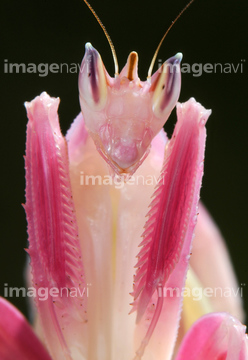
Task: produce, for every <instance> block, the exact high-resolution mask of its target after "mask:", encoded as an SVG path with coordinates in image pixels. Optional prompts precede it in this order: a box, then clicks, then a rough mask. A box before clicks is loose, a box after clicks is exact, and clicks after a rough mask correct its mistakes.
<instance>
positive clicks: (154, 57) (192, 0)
mask: <svg viewBox="0 0 248 360" xmlns="http://www.w3.org/2000/svg"><path fill="white" fill-rule="evenodd" d="M193 2H194V0H190V2H188V4H187V5H186V6H185V7H184V8H183V9H182V10H181V11H180V13H179V14H178V15H177V17H176V18H175V19H174V20H173V21H172V23H171V24H170V26H169V27H168V29H167V30H166V32H165V34H164V36H163V37H162V39H161V40H160V43H159V44H158V47H157V49H156V51H155V54H154V55H153V58H152V61H151V65H150V67H149V70H148V78H150V77H151V75H152V69H153V66H154V63H155V60H156V57H157V55H158V52H159V49H160V48H161V45H162V43H163V41H164V39H165V37H166V36H167V34H168V32H169V31H170V29H171V28H172V26H173V25H174V24H175V23H176V22H177V20H178V19H179V18H180V17H181V15H182V14H183V13H184V11H185V10H187V9H188V7H189V6H190V5H191V4H192V3H193Z"/></svg>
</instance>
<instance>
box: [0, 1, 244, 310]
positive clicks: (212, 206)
mask: <svg viewBox="0 0 248 360" xmlns="http://www.w3.org/2000/svg"><path fill="white" fill-rule="evenodd" d="M185 4H186V1H185V0H154V1H145V0H136V1H133V0H132V1H131V0H126V1H121V2H117V1H114V0H101V1H99V0H92V6H93V7H94V8H95V10H96V11H97V13H98V14H99V16H100V18H101V19H102V21H103V23H104V24H105V26H106V28H107V29H108V32H109V33H110V35H111V38H112V40H113V42H114V44H115V47H116V51H117V56H118V59H119V65H120V68H122V67H123V65H124V64H125V62H126V58H127V56H128V54H129V52H130V51H132V50H135V51H137V52H138V54H139V74H140V78H141V79H142V80H145V78H146V76H147V71H148V67H149V64H150V61H151V58H152V56H153V53H154V51H155V48H156V46H157V44H158V42H159V40H160V38H161V37H162V35H163V33H164V32H165V30H166V29H167V28H168V26H169V25H170V23H171V21H172V20H173V19H174V18H175V17H176V15H177V14H178V13H179V12H180V10H181V9H182V8H183V7H184V6H185ZM0 7H1V11H0V14H1V15H0V29H1V32H0V34H1V40H0V41H1V45H0V48H1V53H2V57H1V59H0V69H1V70H0V77H1V78H0V79H1V81H0V84H1V97H0V99H1V146H2V150H1V250H0V293H1V294H3V288H4V283H8V284H9V286H12V287H13V286H16V287H21V286H23V266H24V262H25V252H24V250H23V248H24V247H26V246H27V234H26V220H25V214H24V210H23V209H22V207H21V203H23V202H24V201H25V199H24V186H25V183H24V168H23V155H24V152H25V131H26V121H27V120H26V112H25V109H24V106H23V103H24V101H26V100H28V101H30V100H31V99H33V98H34V97H35V96H36V95H38V94H40V93H41V92H42V91H44V90H46V91H47V92H48V93H49V94H50V95H52V96H56V97H57V96H59V97H60V99H61V105H60V107H59V115H60V120H61V127H62V130H63V132H64V133H65V132H66V130H67V128H68V127H69V125H70V123H71V121H72V120H73V119H74V117H75V116H76V115H77V114H78V112H79V111H80V108H79V102H78V89H77V74H68V73H66V72H63V73H62V74H52V73H50V74H49V75H48V76H46V77H40V76H39V75H38V74H6V73H4V59H7V60H8V62H9V63H25V64H28V63H35V64H39V63H42V62H44V63H49V64H51V63H59V64H60V63H69V64H70V63H80V62H81V60H82V57H83V55H84V44H85V42H87V41H90V42H91V43H92V44H93V45H94V47H96V48H97V49H98V51H99V52H100V53H101V55H102V58H103V61H104V63H105V66H106V68H107V70H108V71H109V73H110V74H111V75H112V76H113V73H114V67H113V60H112V57H111V52H110V49H109V46H108V43H107V40H106V38H105V37H104V35H103V32H102V30H101V29H100V27H99V25H98V24H97V22H96V20H95V19H94V18H93V16H92V14H91V13H90V12H89V10H88V8H87V7H86V6H85V5H84V3H83V1H82V0H72V1H63V0H60V1H57V0H49V1H47V0H43V1H34V0H32V1H31V0H22V1H13V0H8V1H1V5H0ZM247 16H248V3H247V0H239V1H234V0H232V1H227V0H225V1H224V0H219V1H216V0H208V1H206V0H205V1H203V0H195V3H194V4H193V5H192V6H191V8H190V9H188V10H187V12H186V13H185V14H184V15H183V17H181V19H180V20H179V21H178V23H177V24H176V25H175V26H174V28H173V29H172V30H171V32H170V33H169V35H168V37H167V38H166V40H165V42H164V44H163V46H162V48H161V50H160V53H159V58H160V59H163V60H165V59H166V58H169V57H171V56H172V55H174V54H175V53H177V52H178V51H181V52H182V53H183V55H184V58H183V60H184V61H185V62H186V63H189V64H193V63H212V64H214V63H222V64H225V63H233V64H234V65H235V67H236V66H237V65H238V63H241V60H242V59H243V60H246V62H243V64H244V65H243V73H241V72H240V70H239V71H238V73H236V74H235V73H234V72H232V73H231V74H221V73H220V72H218V73H217V74H203V75H202V76H200V77H194V76H192V74H184V75H183V78H182V91H181V96H180V100H181V101H186V100H188V98H189V97H191V96H194V97H195V98H196V99H197V100H198V101H200V102H201V103H202V104H203V105H204V106H205V107H206V108H211V109H212V110H213V114H212V115H211V117H210V119H209V121H208V124H207V129H208V139H207V150H206V161H205V176H204V181H203V189H202V193H201V195H202V199H203V201H204V202H205V204H206V205H207V207H208V208H209V210H210V211H211V213H212V214H213V216H214V218H215V220H216V222H217V223H218V224H219V226H220V228H221V231H222V233H223V235H224V237H225V238H226V242H227V245H228V247H229V249H230V252H231V256H232V259H233V262H234V267H235V270H236V272H237V275H238V279H239V284H240V283H242V284H244V283H246V288H248V265H247V250H248V247H247V240H248V237H247V215H248V212H247V200H248V192H247V184H248V172H247V165H248V164H247V136H248V118H247V102H248V85H247V80H248V77H247V73H248V56H247V55H248V54H247V38H248V29H247V25H246V24H247ZM155 68H157V64H156V66H155ZM175 121H176V118H175V113H174V112H173V114H172V116H171V118H170V120H169V122H168V125H166V129H167V130H168V131H169V133H171V131H172V129H173V126H174V123H175ZM246 288H245V287H244V295H245V301H246V304H248V290H247V289H246ZM11 301H12V302H13V303H15V304H16V305H17V306H18V307H19V308H20V309H21V310H22V311H26V307H25V299H21V298H20V299H18V298H13V299H11ZM246 311H248V307H247V308H246Z"/></svg>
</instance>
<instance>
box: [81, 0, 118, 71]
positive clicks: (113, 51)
mask: <svg viewBox="0 0 248 360" xmlns="http://www.w3.org/2000/svg"><path fill="white" fill-rule="evenodd" d="M84 2H85V4H86V5H87V6H88V8H89V9H90V11H91V12H92V14H93V15H94V16H95V18H96V20H97V22H98V24H99V25H100V26H101V28H102V30H103V32H104V34H105V36H106V38H107V40H108V43H109V45H110V48H111V51H112V55H113V59H114V65H115V76H117V75H118V74H119V66H118V61H117V56H116V52H115V47H114V44H113V42H112V40H111V38H110V36H109V34H108V32H107V30H106V28H105V26H104V25H103V23H102V22H101V20H100V18H99V16H98V15H97V13H96V12H95V10H94V9H93V7H92V6H91V5H90V4H89V3H88V1H87V0H84Z"/></svg>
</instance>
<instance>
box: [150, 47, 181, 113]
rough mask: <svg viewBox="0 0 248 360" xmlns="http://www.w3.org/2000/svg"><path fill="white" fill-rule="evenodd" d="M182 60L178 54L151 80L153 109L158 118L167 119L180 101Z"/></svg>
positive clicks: (167, 61)
mask: <svg viewBox="0 0 248 360" xmlns="http://www.w3.org/2000/svg"><path fill="white" fill-rule="evenodd" d="M181 60H182V54H181V53H177V54H176V55H175V56H173V57H171V58H169V59H168V60H166V62H165V63H164V64H163V65H162V66H161V67H160V69H159V70H158V71H157V72H156V73H155V74H154V75H153V76H152V78H151V82H152V86H151V89H150V91H153V97H152V109H153V113H154V115H155V116H156V117H157V118H160V119H161V118H164V119H167V118H168V116H169V115H170V113H171V111H172V109H173V108H174V106H175V104H176V102H177V100H178V97H179V94H180V89H181V72H180V62H181Z"/></svg>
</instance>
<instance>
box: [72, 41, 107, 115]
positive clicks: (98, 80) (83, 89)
mask: <svg viewBox="0 0 248 360" xmlns="http://www.w3.org/2000/svg"><path fill="white" fill-rule="evenodd" d="M105 71H106V70H105V68H104V65H103V62H102V59H101V56H100V54H99V52H98V51H97V50H96V49H94V48H93V46H92V45H91V44H90V43H87V44H86V45H85V56H84V58H83V61H82V64H81V68H80V75H79V91H80V103H82V102H85V103H86V104H87V105H88V106H89V107H90V108H92V110H93V109H94V110H95V111H99V110H101V109H102V108H103V107H104V105H105V104H106V101H107V80H106V76H105Z"/></svg>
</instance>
